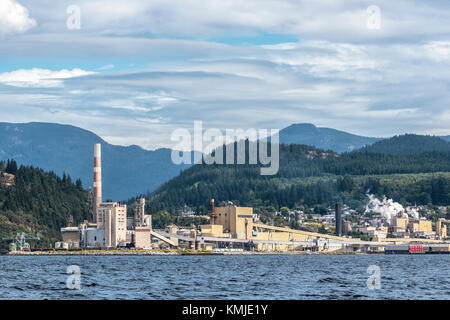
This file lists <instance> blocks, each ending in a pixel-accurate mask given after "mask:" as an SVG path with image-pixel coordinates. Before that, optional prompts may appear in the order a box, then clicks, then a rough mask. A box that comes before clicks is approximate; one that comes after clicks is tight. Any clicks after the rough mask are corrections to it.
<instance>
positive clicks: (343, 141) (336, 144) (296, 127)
mask: <svg viewBox="0 0 450 320" xmlns="http://www.w3.org/2000/svg"><path fill="white" fill-rule="evenodd" d="M381 139H382V138H373V137H363V136H358V135H355V134H351V133H348V132H344V131H340V130H336V129H331V128H320V127H316V126H315V125H313V124H310V123H296V124H292V125H290V126H289V127H287V128H284V129H283V130H281V131H280V143H284V144H290V143H294V144H306V145H309V146H314V147H316V148H320V149H325V150H333V151H335V152H347V151H352V150H356V149H359V148H361V147H363V146H365V145H368V144H372V143H374V142H376V141H379V140H381Z"/></svg>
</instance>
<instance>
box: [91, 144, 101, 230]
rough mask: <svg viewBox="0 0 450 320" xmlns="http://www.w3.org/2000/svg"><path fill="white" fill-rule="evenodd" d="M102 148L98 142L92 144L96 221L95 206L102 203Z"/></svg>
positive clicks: (95, 219) (95, 217) (95, 215)
mask: <svg viewBox="0 0 450 320" xmlns="http://www.w3.org/2000/svg"><path fill="white" fill-rule="evenodd" d="M101 150H102V148H101V145H100V143H96V144H95V145H94V195H93V200H94V201H93V215H94V222H95V223H96V222H97V207H98V206H99V205H100V203H102V151H101Z"/></svg>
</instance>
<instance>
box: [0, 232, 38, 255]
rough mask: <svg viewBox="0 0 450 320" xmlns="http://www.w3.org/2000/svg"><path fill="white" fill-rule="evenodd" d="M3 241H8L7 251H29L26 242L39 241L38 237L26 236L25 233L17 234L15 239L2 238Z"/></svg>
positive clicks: (28, 245)
mask: <svg viewBox="0 0 450 320" xmlns="http://www.w3.org/2000/svg"><path fill="white" fill-rule="evenodd" d="M3 240H4V241H10V243H9V251H16V250H17V251H29V250H30V244H29V243H28V242H27V240H28V241H37V240H40V238H39V237H33V236H30V235H27V234H26V233H25V232H18V233H17V234H16V236H15V237H10V238H3Z"/></svg>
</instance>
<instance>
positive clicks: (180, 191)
mask: <svg viewBox="0 0 450 320" xmlns="http://www.w3.org/2000/svg"><path fill="white" fill-rule="evenodd" d="M368 190H369V191H370V192H372V193H375V194H378V195H386V196H388V197H392V198H394V199H395V200H397V201H402V202H404V203H407V202H408V203H411V204H414V203H417V204H429V203H432V204H435V205H448V204H450V198H449V197H450V195H449V190H450V152H429V153H421V154H413V155H388V154H376V153H369V152H351V153H345V154H343V155H337V154H334V153H332V152H329V151H328V152H325V151H323V150H320V149H315V148H314V147H309V146H305V145H281V146H280V169H279V172H278V174H276V175H274V176H261V175H260V171H259V166H258V165H205V164H198V165H195V166H193V167H191V168H190V169H188V170H185V171H183V172H182V173H181V174H180V175H179V176H178V177H176V178H174V179H172V180H170V181H169V182H167V183H165V184H164V185H162V186H161V187H160V188H159V189H158V190H157V191H156V192H155V193H153V194H151V195H149V198H150V199H149V210H150V211H152V212H157V211H159V210H169V211H170V212H171V213H176V212H178V211H179V209H180V208H181V207H182V206H183V205H184V204H186V205H188V206H190V207H191V208H193V209H194V210H196V211H197V212H198V213H205V212H207V203H208V199H209V198H215V199H216V201H217V203H219V202H220V201H228V200H231V201H233V202H234V203H235V204H238V205H245V206H253V207H256V208H264V207H274V208H276V209H279V208H280V207H282V206H288V207H289V208H295V207H298V206H316V205H322V206H326V205H331V204H332V203H333V202H335V201H336V200H343V201H345V202H346V203H350V204H353V207H355V208H356V207H361V206H362V205H363V203H364V200H365V198H366V196H365V194H366V192H367V191H368Z"/></svg>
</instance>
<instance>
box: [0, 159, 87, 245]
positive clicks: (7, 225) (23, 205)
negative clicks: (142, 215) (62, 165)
mask: <svg viewBox="0 0 450 320" xmlns="http://www.w3.org/2000/svg"><path fill="white" fill-rule="evenodd" d="M0 171H2V172H6V173H8V174H9V175H14V184H13V185H6V184H4V183H0V238H3V237H8V236H14V235H15V234H16V232H26V233H29V234H32V235H36V234H38V235H39V236H40V237H41V239H42V240H41V241H39V243H36V245H37V246H40V247H48V246H50V245H52V244H53V242H54V241H56V240H57V239H60V237H61V235H60V228H61V227H65V226H67V224H68V223H73V224H74V225H76V224H78V223H79V222H82V221H83V220H84V219H87V218H88V217H90V214H91V207H90V204H89V193H88V192H87V191H86V190H84V189H83V187H82V185H81V181H80V180H77V181H75V182H73V181H72V180H71V178H70V176H67V175H65V174H63V176H62V177H59V176H57V175H56V174H55V173H53V172H44V171H43V170H42V169H38V168H34V167H30V166H20V167H19V168H18V167H17V164H16V162H15V161H13V160H8V161H7V162H0ZM0 245H1V246H2V247H5V245H7V244H5V242H1V244H0Z"/></svg>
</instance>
